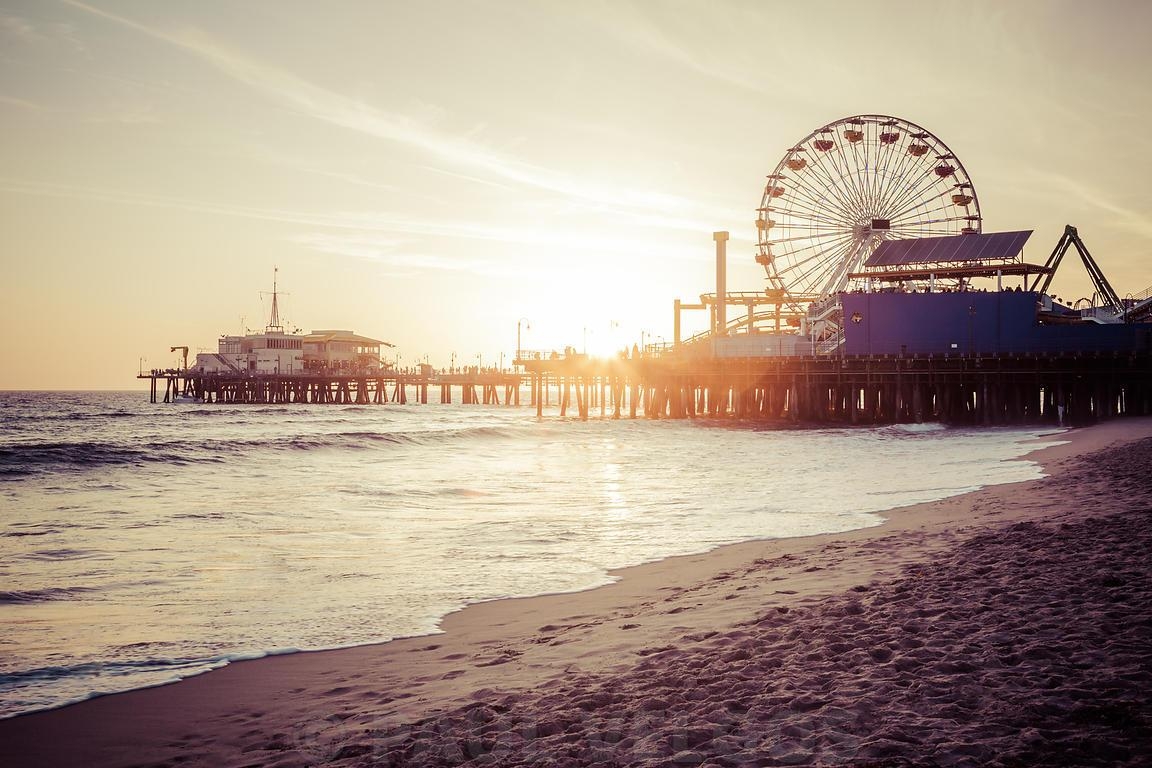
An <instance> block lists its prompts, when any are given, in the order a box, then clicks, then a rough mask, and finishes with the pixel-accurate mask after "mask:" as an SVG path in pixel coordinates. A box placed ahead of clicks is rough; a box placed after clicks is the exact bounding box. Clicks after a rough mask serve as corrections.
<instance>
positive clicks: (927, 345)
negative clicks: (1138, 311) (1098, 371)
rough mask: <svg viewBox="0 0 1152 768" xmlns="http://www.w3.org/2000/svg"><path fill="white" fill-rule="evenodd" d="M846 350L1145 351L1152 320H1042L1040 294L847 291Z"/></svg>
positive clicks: (891, 352) (855, 352)
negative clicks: (1056, 322) (1068, 322)
mask: <svg viewBox="0 0 1152 768" xmlns="http://www.w3.org/2000/svg"><path fill="white" fill-rule="evenodd" d="M840 299H841V303H842V305H843V307H844V352H845V353H846V354H849V355H895V354H909V355H913V354H944V353H953V354H1009V353H1025V354H1026V353H1033V352H1037V353H1039V352H1052V353H1059V352H1077V351H1082V352H1092V351H1100V352H1110V351H1125V350H1132V351H1136V350H1140V351H1147V350H1148V349H1149V346H1150V345H1152V324H1148V323H1141V324H1133V325H1096V324H1089V323H1085V324H1076V325H1040V324H1039V323H1038V322H1037V320H1036V309H1037V303H1038V301H1039V299H1040V296H1039V294H1036V293H1028V292H1021V293H1017V292H1015V291H1003V292H990V293H977V292H970V293H845V294H842V295H841V297H840Z"/></svg>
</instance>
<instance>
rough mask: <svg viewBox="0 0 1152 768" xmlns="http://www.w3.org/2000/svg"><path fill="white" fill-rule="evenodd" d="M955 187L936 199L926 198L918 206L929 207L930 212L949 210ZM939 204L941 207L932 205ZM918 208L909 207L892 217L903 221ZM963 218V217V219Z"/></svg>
mask: <svg viewBox="0 0 1152 768" xmlns="http://www.w3.org/2000/svg"><path fill="white" fill-rule="evenodd" d="M955 190H956V188H955V187H946V188H944V189H941V190H940V192H939V193H938V194H936V195H935V197H931V198H925V199H923V200H921V202H920V203H919V204H918V205H920V206H928V210H941V211H946V210H948V206H949V205H951V204H952V197H951V196H952V193H953V192H955ZM934 202H935V203H939V205H936V206H934V207H933V206H931V205H930V204H931V203H934ZM917 207H918V206H908V207H906V208H904V209H903V210H901V211H897V212H896V213H894V214H893V215H892V218H893V220H896V219H903V218H904V217H905V216H907V215H908V214H910V213H911V212H912V211H914V210H916V208H917ZM961 218H962V217H961Z"/></svg>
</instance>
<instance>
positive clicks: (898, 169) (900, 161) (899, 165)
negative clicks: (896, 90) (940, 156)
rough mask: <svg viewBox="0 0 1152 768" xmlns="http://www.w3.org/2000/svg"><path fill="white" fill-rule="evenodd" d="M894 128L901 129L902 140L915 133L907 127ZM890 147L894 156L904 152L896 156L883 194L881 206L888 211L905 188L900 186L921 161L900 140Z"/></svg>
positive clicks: (896, 126)
mask: <svg viewBox="0 0 1152 768" xmlns="http://www.w3.org/2000/svg"><path fill="white" fill-rule="evenodd" d="M892 127H893V128H899V129H900V131H899V133H900V134H901V136H902V138H907V137H910V136H911V134H912V133H913V131H909V130H908V129H907V126H902V125H899V124H898V125H895V126H892ZM888 146H890V147H891V148H892V153H893V154H894V155H895V154H896V153H897V152H900V151H901V150H903V151H902V152H900V154H898V155H896V159H895V160H894V166H893V168H892V172H891V173H890V174H889V175H888V181H887V183H886V184H885V185H884V188H883V190H882V192H881V205H882V206H883V207H885V208H887V209H891V204H892V201H893V200H894V199H895V198H896V197H898V196H899V194H900V191H901V190H902V189H903V187H901V186H900V185H901V183H902V182H903V181H904V180H905V179H907V178H909V174H911V173H912V172H913V169H914V168H916V167H917V166H918V165H919V159H918V158H917V157H916V156H915V155H913V154H912V153H911V152H910V151H909V150H908V147H907V146H902V145H901V144H900V142H899V140H897V141H896V142H893V143H892V144H890V145H888Z"/></svg>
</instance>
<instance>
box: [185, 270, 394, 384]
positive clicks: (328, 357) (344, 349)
mask: <svg viewBox="0 0 1152 768" xmlns="http://www.w3.org/2000/svg"><path fill="white" fill-rule="evenodd" d="M381 345H383V346H386V347H391V346H392V345H391V344H389V343H388V342H386V341H380V340H378V339H370V338H368V337H367V336H357V335H356V334H355V333H353V332H352V331H335V330H325V331H312V333H309V334H308V335H307V336H305V335H302V334H298V333H284V326H282V325H281V324H280V308H279V303H278V301H277V291H276V283H275V282H273V285H272V316H271V317H270V318H269V319H268V326H267V327H266V328H265V329H264V332H263V333H249V334H246V335H244V336H221V337H220V341H219V348H218V350H217V351H216V352H201V353H199V354H197V355H196V363H195V365H193V366H192V367H191V369H190V370H191V372H193V373H245V374H282V375H291V374H301V373H306V372H308V373H349V374H356V373H375V372H376V371H379V370H380V368H381V367H382V366H381V361H380V347H381Z"/></svg>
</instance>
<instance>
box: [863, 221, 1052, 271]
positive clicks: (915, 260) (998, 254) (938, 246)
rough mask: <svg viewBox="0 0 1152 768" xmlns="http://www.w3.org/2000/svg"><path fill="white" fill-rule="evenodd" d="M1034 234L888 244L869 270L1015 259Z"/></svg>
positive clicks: (872, 258) (951, 237) (950, 237)
mask: <svg viewBox="0 0 1152 768" xmlns="http://www.w3.org/2000/svg"><path fill="white" fill-rule="evenodd" d="M1031 235H1032V230H1030V229H1029V230H1024V231H1021V232H989V233H987V234H979V235H975V234H971V235H947V236H945V237H922V238H919V239H916V240H885V241H884V242H883V243H881V244H880V246H879V247H878V248H877V249H876V250H875V251H873V252H872V255H871V256H869V257H868V261H867V262H865V264H864V266H865V267H898V266H902V265H905V264H932V263H951V262H970V261H989V260H992V259H1013V258H1015V257H1016V256H1017V255H1018V254H1019V253H1020V251H1021V250H1023V248H1024V243H1025V242H1027V240H1028V238H1029V237H1031Z"/></svg>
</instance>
